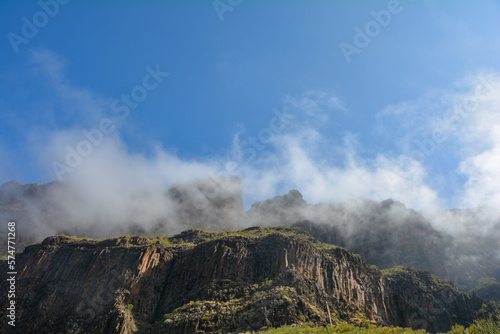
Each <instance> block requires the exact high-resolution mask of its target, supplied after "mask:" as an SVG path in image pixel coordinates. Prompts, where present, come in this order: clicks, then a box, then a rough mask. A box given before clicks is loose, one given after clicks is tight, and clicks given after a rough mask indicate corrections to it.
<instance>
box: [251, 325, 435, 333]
mask: <svg viewBox="0 0 500 334" xmlns="http://www.w3.org/2000/svg"><path fill="white" fill-rule="evenodd" d="M259 333H262V334H309V333H310V334H328V333H330V334H336V333H346V334H350V333H352V334H425V333H426V331H424V330H412V329H409V328H401V327H396V328H389V327H377V326H375V325H370V324H366V325H365V326H363V327H358V326H354V325H348V324H340V325H337V326H333V327H332V326H328V330H327V328H326V327H314V326H313V325H312V324H305V325H302V326H285V327H280V328H276V329H270V330H267V331H263V332H259Z"/></svg>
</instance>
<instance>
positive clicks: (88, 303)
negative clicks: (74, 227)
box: [0, 228, 482, 333]
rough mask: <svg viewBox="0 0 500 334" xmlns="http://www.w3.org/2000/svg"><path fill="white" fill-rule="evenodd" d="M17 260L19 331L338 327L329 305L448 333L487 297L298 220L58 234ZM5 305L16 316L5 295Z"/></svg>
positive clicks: (352, 314)
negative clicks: (381, 264) (368, 256)
mask: <svg viewBox="0 0 500 334" xmlns="http://www.w3.org/2000/svg"><path fill="white" fill-rule="evenodd" d="M16 260H17V267H18V279H17V291H18V296H17V320H18V321H17V326H16V330H18V331H19V333H33V332H37V333H59V332H67V333H132V332H136V331H138V332H145V331H150V332H151V333H195V332H197V331H199V332H213V331H219V330H221V331H222V332H235V331H238V330H257V329H260V328H262V327H266V326H280V325H286V324H292V323H299V322H304V321H315V322H318V323H326V322H327V321H328V315H327V312H326V305H327V303H328V305H329V307H330V310H331V313H332V320H333V321H334V322H335V321H338V320H346V321H351V322H355V321H357V320H355V319H356V318H357V319H360V318H365V319H368V320H371V321H373V322H376V323H379V324H385V325H399V326H409V327H414V328H426V329H427V330H429V331H431V332H436V331H444V330H447V329H449V328H450V327H451V325H452V324H454V323H456V322H457V323H462V324H466V323H468V322H471V321H472V320H473V318H474V316H475V314H476V312H477V310H478V309H479V308H480V306H481V304H482V300H481V299H479V298H476V297H471V296H469V295H467V294H464V293H462V292H460V291H458V290H457V289H456V288H455V287H454V286H452V285H450V284H448V283H446V282H443V281H441V280H439V279H438V278H436V277H433V276H431V275H430V274H427V273H422V272H418V271H416V270H410V269H408V270H400V271H399V272H396V273H391V275H389V276H384V275H382V274H381V272H380V271H378V270H377V269H371V268H369V267H368V266H367V265H366V264H365V263H364V262H363V261H362V260H361V259H360V258H359V256H356V255H353V254H351V253H349V252H348V251H346V250H344V249H342V248H336V247H332V246H329V245H325V244H321V243H318V242H317V241H316V240H315V239H314V238H312V237H311V236H310V235H308V234H304V233H298V231H297V229H290V228H276V229H261V228H250V229H247V230H243V231H238V232H219V233H208V232H202V231H195V230H194V231H187V232H184V233H182V234H180V235H178V236H176V237H173V238H170V240H165V239H160V238H144V237H123V238H115V239H108V240H103V241H93V240H77V239H75V238H69V237H64V236H57V237H50V238H47V239H46V240H44V241H43V242H42V243H41V244H38V245H32V246H29V247H27V248H26V250H25V252H24V253H22V254H19V255H18V256H17V259H16ZM0 288H1V289H4V291H5V290H6V289H7V286H6V283H5V281H3V282H2V283H1V284H0ZM2 298H5V297H2ZM0 305H1V309H2V311H0V312H5V311H4V310H5V309H6V301H5V299H3V300H1V303H0ZM1 316H2V317H4V316H5V315H4V314H2V315H1ZM0 326H6V323H5V322H2V323H1V324H0ZM0 328H1V329H3V330H4V329H5V328H4V327H0Z"/></svg>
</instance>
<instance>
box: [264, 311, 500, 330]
mask: <svg viewBox="0 0 500 334" xmlns="http://www.w3.org/2000/svg"><path fill="white" fill-rule="evenodd" d="M328 333H330V334H336V333H345V334H426V333H427V331H425V330H423V329H421V330H413V329H410V328H401V327H381V326H376V325H372V324H369V323H367V322H365V323H363V325H362V326H354V325H351V324H339V325H337V326H333V327H332V326H328V329H327V327H316V326H314V325H313V324H312V323H307V324H303V325H300V326H284V327H279V328H273V329H269V330H265V331H261V332H259V334H328ZM442 334H500V313H497V314H496V315H492V316H490V317H489V318H485V319H478V320H476V321H475V322H474V323H473V324H472V325H471V326H470V327H469V328H465V327H464V326H461V325H455V326H453V328H452V329H451V330H450V331H449V332H448V333H442Z"/></svg>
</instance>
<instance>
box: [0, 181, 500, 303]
mask: <svg viewBox="0 0 500 334" xmlns="http://www.w3.org/2000/svg"><path fill="white" fill-rule="evenodd" d="M240 184H241V180H240V179H238V178H228V179H225V180H222V179H221V180H217V181H216V180H214V179H206V180H196V181H194V182H192V183H179V184H175V185H172V186H171V187H170V188H169V189H155V188H154V187H152V188H149V189H146V190H142V191H137V190H136V189H124V190H120V191H115V192H112V193H109V192H108V191H102V193H99V192H96V191H94V188H91V189H89V188H87V187H86V185H85V184H75V183H70V182H52V183H49V184H45V185H37V184H28V185H22V184H19V183H17V182H15V181H12V182H8V183H6V184H4V185H2V186H1V187H0V220H1V221H7V220H14V221H16V222H17V228H18V234H17V235H18V240H17V246H18V251H22V249H23V247H24V246H25V245H28V244H31V243H34V242H38V241H41V240H43V239H44V238H46V237H48V236H51V235H57V234H69V235H77V236H81V237H92V238H103V237H114V236H117V235H150V236H164V235H166V234H169V235H172V234H175V233H179V232H181V231H183V230H186V229H189V228H205V229H209V230H214V231H218V230H231V229H240V228H244V227H248V226H262V227H267V226H298V227H302V228H304V229H306V230H307V231H309V232H310V233H311V235H313V236H314V237H315V238H317V239H318V240H320V241H322V242H325V243H330V244H334V245H337V246H341V247H344V248H346V249H348V250H350V251H352V252H354V253H357V254H359V255H361V257H362V258H363V259H364V260H365V261H366V262H367V263H369V264H371V265H376V266H378V267H379V268H381V269H388V268H392V267H394V266H404V267H411V268H416V269H419V270H424V271H429V272H430V273H432V274H434V275H437V276H439V277H442V278H444V279H446V280H450V281H452V282H453V283H454V284H455V285H456V286H457V287H458V288H459V289H462V290H465V291H472V290H473V291H474V292H475V293H478V294H480V295H481V296H483V297H487V298H488V299H497V298H498V295H499V293H500V291H498V289H499V288H498V287H499V284H500V283H498V282H499V281H500V218H499V216H498V215H497V214H496V212H493V211H492V210H489V209H487V208H475V209H461V210H458V209H454V210H446V211H442V212H438V213H434V214H432V215H429V214H424V213H421V212H417V211H415V210H412V209H409V208H407V207H405V206H404V205H403V204H402V203H399V202H397V201H394V200H390V199H389V200H385V201H382V202H376V201H371V200H362V199H358V200H351V201H347V202H342V203H333V204H328V203H323V204H314V205H313V204H309V203H307V202H306V201H305V200H304V199H303V197H302V195H301V193H300V192H299V191H298V190H292V191H290V192H289V193H288V194H285V195H283V196H276V197H274V198H271V199H268V200H265V201H261V202H256V203H254V204H253V205H252V206H251V208H250V209H249V210H248V211H246V212H244V209H243V199H242V193H241V189H240ZM90 190H92V191H90ZM5 233H6V230H3V231H0V237H2V238H1V239H2V241H3V243H5V240H6V235H5ZM3 246H4V247H3V248H5V245H4V244H3ZM484 279H487V282H489V284H488V285H485V284H480V281H481V280H483V281H484ZM479 288H481V289H480V290H478V289H479Z"/></svg>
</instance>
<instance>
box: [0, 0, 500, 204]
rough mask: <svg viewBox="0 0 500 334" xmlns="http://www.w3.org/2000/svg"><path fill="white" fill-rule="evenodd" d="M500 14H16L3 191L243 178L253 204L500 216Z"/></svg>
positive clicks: (487, 8) (265, 10)
mask: <svg viewBox="0 0 500 334" xmlns="http://www.w3.org/2000/svg"><path fill="white" fill-rule="evenodd" d="M44 8H45V9H44ZM499 17H500V4H499V3H498V2H494V1H477V2H471V1H399V2H398V1H299V0H297V1H246V0H243V1H238V0H232V1H214V2H212V1H210V0H206V1H194V0H193V1H142V2H139V1H78V2H77V1H60V2H56V1H55V0H48V1H44V0H42V1H40V2H35V1H1V2H0V22H1V23H0V28H1V31H0V35H1V36H3V37H2V39H1V41H2V42H1V43H0V57H1V58H0V61H1V67H0V162H1V163H0V184H1V183H3V182H6V181H9V180H12V179H15V180H18V181H19V182H22V183H45V182H50V181H52V180H55V179H58V178H59V179H75V180H85V182H90V180H93V181H94V182H95V184H96V185H97V184H105V183H106V182H105V181H104V180H109V179H111V178H115V177H117V176H116V175H120V177H121V178H122V179H120V180H116V182H117V183H119V182H125V181H123V179H127V180H128V181H126V182H129V183H131V184H133V186H134V187H148V186H152V185H153V184H156V185H161V186H162V187H168V186H169V185H170V184H172V183H175V182H183V181H189V180H191V179H194V178H202V177H206V176H207V175H211V177H218V176H217V175H219V176H220V175H223V174H231V175H237V176H241V177H242V178H243V180H244V182H243V190H244V196H245V202H246V203H247V204H248V203H251V202H253V201H255V200H262V199H266V198H268V197H271V196H274V195H277V194H282V193H285V192H287V191H288V190H289V189H292V188H297V189H299V190H300V191H301V192H302V193H303V194H304V197H305V199H306V200H308V201H310V202H325V201H326V202H334V201H341V200H346V199H349V198H372V199H376V200H381V199H385V198H388V197H392V198H394V199H397V200H401V201H403V202H404V203H405V204H407V205H409V206H411V207H415V208H430V207H455V206H460V207H464V206H476V205H480V204H489V205H494V203H498V200H500V179H499V177H498V176H497V175H500V173H498V171H499V170H498V169H499V167H498V166H500V164H497V163H500V156H499V154H500V138H499V137H498V135H497V133H498V131H497V130H499V129H500V121H499V119H498V116H497V115H498V114H499V106H500V89H499V82H500V80H499V74H498V73H499V72H500V34H499V31H500V20H499V19H498V18H499ZM377 18H378V21H377ZM33 28H34V29H35V30H33ZM370 29H371V30H370ZM360 31H361V33H359V32H360ZM346 45H348V46H347V48H348V49H347V50H351V51H352V50H356V51H355V52H351V53H349V52H346V51H345V50H346ZM342 46H343V47H342ZM343 50H344V51H343ZM154 72H156V76H155V75H152V74H151V73H154ZM167 73H168V75H167ZM155 78H156V79H155ZM146 86H147V87H146ZM146 88H148V89H146ZM127 95H128V96H129V97H128V103H129V104H128V105H127V102H126V101H127V97H126V96H127ZM124 96H125V97H124ZM134 96H135V97H134ZM120 107H121V108H122V109H119V108H120ZM466 109H467V110H466ZM117 110H121V111H117ZM125 110H127V113H126V114H125ZM460 110H462V111H460ZM464 110H465V111H464ZM283 114H284V115H285V118H282V119H277V115H283ZM286 115H288V116H286ZM120 116H121V117H122V118H123V119H120V118H119V117H120ZM282 117H283V116H282ZM287 117H288V118H287ZM111 128H112V129H111ZM104 130H108V131H107V132H108V133H106V131H104ZM84 133H87V134H93V135H94V137H92V136H91V135H89V136H90V137H89V138H91V139H92V138H93V140H94V142H92V140H91V139H89V138H88V137H86V136H85V134H84ZM89 143H90V144H89ZM252 143H253V144H252ZM88 145H91V147H89V146H88ZM68 147H69V148H70V150H74V152H77V153H78V149H80V151H81V152H84V153H85V154H81V156H80V158H78V157H77V158H75V159H74V160H73V161H68V160H67V159H68V152H69V151H68ZM81 152H80V153H81ZM84 155H85V156H84ZM73 158H74V157H73ZM139 173H144V174H148V175H151V177H150V178H147V180H144V179H142V178H138V177H137V174H139ZM214 175H215V176H214ZM114 185H115V183H113V182H109V186H110V187H113V186H114Z"/></svg>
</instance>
